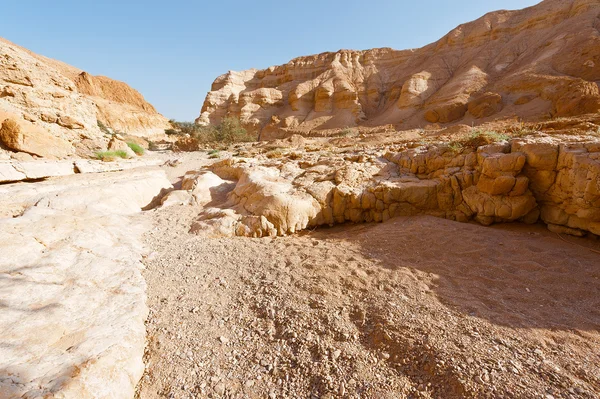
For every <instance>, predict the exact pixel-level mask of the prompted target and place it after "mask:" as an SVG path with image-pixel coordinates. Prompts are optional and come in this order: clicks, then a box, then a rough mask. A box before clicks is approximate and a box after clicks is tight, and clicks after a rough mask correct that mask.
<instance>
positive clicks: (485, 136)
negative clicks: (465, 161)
mask: <svg viewBox="0 0 600 399" xmlns="http://www.w3.org/2000/svg"><path fill="white" fill-rule="evenodd" d="M508 139H510V136H509V135H508V134H506V133H499V132H496V131H494V130H481V129H477V130H475V131H473V132H472V133H471V134H470V135H469V137H468V138H467V140H466V141H465V142H463V143H462V144H463V145H464V146H469V147H475V148H477V147H480V146H482V145H487V144H492V143H497V142H499V141H505V140H508Z"/></svg>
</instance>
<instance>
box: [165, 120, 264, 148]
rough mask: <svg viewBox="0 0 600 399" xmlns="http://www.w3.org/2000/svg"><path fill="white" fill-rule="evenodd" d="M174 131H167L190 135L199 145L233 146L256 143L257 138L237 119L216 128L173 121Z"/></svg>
mask: <svg viewBox="0 0 600 399" xmlns="http://www.w3.org/2000/svg"><path fill="white" fill-rule="evenodd" d="M171 125H172V126H173V128H172V129H167V130H165V133H166V134H179V135H186V134H187V135H189V136H190V137H192V138H194V139H196V140H198V142H199V143H210V142H219V143H223V144H233V143H241V142H249V141H256V140H257V136H256V135H255V134H251V133H249V132H248V131H247V130H246V129H245V128H244V127H242V125H241V123H240V121H239V119H237V118H231V117H228V118H224V119H223V120H222V121H221V123H220V124H218V125H216V126H201V125H197V124H196V123H194V122H177V121H171Z"/></svg>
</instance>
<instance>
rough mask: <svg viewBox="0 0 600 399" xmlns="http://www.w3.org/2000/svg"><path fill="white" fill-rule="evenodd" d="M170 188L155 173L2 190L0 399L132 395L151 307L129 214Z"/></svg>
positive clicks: (134, 225)
mask: <svg viewBox="0 0 600 399" xmlns="http://www.w3.org/2000/svg"><path fill="white" fill-rule="evenodd" d="M167 187H170V183H169V181H168V180H167V178H166V175H165V174H164V172H162V171H159V170H133V171H127V172H116V173H110V174H96V175H94V176H93V177H91V176H89V175H88V176H83V175H73V176H67V177H62V178H60V179H53V180H52V181H44V182H38V183H26V184H25V183H17V184H10V185H3V186H0V207H1V209H2V210H3V211H4V212H2V213H3V214H5V213H6V212H8V215H6V214H5V215H4V217H3V216H1V215H0V254H2V256H0V292H2V301H1V305H2V306H0V325H1V326H2V329H1V330H0V343H1V344H0V370H2V373H1V374H0V399H9V398H11V399H12V398H64V399H67V398H73V399H75V398H78V399H79V398H106V399H108V398H111V399H118V398H127V399H130V398H132V397H133V395H134V389H135V385H136V383H137V381H138V380H139V378H140V377H141V375H142V372H143V370H144V365H143V362H142V356H143V353H144V345H145V328H144V321H145V319H146V315H147V312H148V310H147V307H146V303H145V300H146V298H145V288H146V287H145V282H144V279H143V278H142V275H141V273H140V269H141V268H142V267H143V266H142V264H141V262H140V260H141V256H142V243H141V239H140V238H141V234H142V232H143V230H144V226H143V225H141V224H140V223H133V221H132V219H131V216H130V215H131V214H133V213H135V212H137V211H139V210H140V208H142V207H144V206H146V205H147V204H148V203H150V202H151V201H152V199H153V198H154V197H155V196H156V195H157V194H158V193H159V192H160V191H161V189H163V188H167ZM11 210H13V211H18V212H16V213H15V212H11ZM13 216H14V217H13Z"/></svg>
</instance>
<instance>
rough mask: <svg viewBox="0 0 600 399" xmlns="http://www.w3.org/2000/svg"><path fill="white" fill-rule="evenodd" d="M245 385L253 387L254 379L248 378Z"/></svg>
mask: <svg viewBox="0 0 600 399" xmlns="http://www.w3.org/2000/svg"><path fill="white" fill-rule="evenodd" d="M244 385H245V386H246V387H247V388H250V387H253V386H254V380H248V381H246V383H245V384H244Z"/></svg>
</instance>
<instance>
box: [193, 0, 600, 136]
mask: <svg viewBox="0 0 600 399" xmlns="http://www.w3.org/2000/svg"><path fill="white" fill-rule="evenodd" d="M598 83H600V3H599V2H598V1H597V0H546V1H543V2H541V3H540V4H538V5H536V6H534V7H529V8H526V9H523V10H519V11H497V12H493V13H489V14H487V15H485V16H483V17H482V18H480V19H478V20H476V21H473V22H470V23H467V24H464V25H460V26H459V27H457V28H456V29H454V30H452V31H451V32H450V33H448V34H447V35H446V36H444V37H443V38H442V39H440V40H439V41H437V42H435V43H432V44H430V45H428V46H425V47H423V48H420V49H411V50H404V51H397V50H393V49H389V48H382V49H373V50H367V51H352V50H340V51H338V52H336V53H323V54H318V55H313V56H307V57H299V58H296V59H293V60H292V61H290V62H289V63H287V64H285V65H281V66H275V67H270V68H268V69H265V70H254V69H253V70H248V71H243V72H228V73H227V74H225V75H222V76H219V77H218V78H217V79H216V80H215V82H214V83H213V85H212V91H210V92H209V93H208V95H207V96H206V100H205V102H204V105H203V107H202V111H201V115H200V117H199V118H198V119H197V121H198V122H199V123H201V124H209V123H218V122H219V121H220V120H221V118H223V117H224V116H227V115H231V116H237V117H239V118H240V119H241V120H242V122H244V123H245V124H247V125H248V126H250V127H253V128H255V129H257V130H260V131H261V132H262V138H263V139H268V138H275V137H283V136H286V135H289V134H290V133H304V134H306V133H309V132H313V133H315V131H319V130H321V131H322V130H326V129H336V128H344V127H353V126H384V125H394V127H395V128H396V129H408V128H415V127H424V126H426V125H428V124H440V125H445V124H451V123H458V122H460V123H466V124H469V125H471V124H480V123H483V122H487V121H490V120H495V119H506V118H512V117H519V118H523V119H525V120H545V119H549V118H553V117H560V116H574V115H581V114H586V113H593V112H598V111H599V110H600V89H599V86H598Z"/></svg>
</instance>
